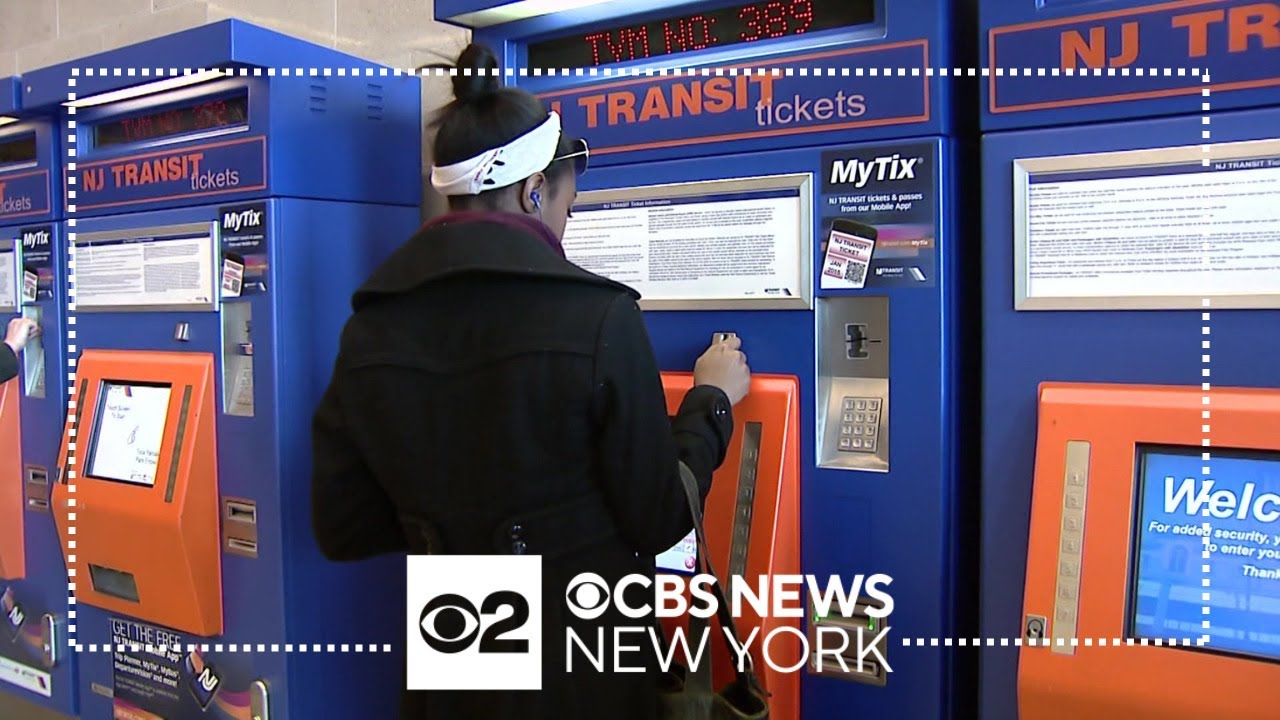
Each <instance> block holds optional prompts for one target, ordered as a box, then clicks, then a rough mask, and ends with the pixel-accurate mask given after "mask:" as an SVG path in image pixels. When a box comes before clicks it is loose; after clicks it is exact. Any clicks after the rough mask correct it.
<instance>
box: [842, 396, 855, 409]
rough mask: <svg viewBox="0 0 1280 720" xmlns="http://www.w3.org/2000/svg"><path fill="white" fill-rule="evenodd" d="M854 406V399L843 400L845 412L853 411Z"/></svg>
mask: <svg viewBox="0 0 1280 720" xmlns="http://www.w3.org/2000/svg"><path fill="white" fill-rule="evenodd" d="M854 404H855V401H854V399H853V398H845V399H844V409H845V410H853V409H854Z"/></svg>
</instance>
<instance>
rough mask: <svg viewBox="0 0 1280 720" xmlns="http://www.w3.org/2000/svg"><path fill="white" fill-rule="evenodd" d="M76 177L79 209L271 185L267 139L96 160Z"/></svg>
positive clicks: (82, 166)
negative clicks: (268, 177) (268, 170)
mask: <svg viewBox="0 0 1280 720" xmlns="http://www.w3.org/2000/svg"><path fill="white" fill-rule="evenodd" d="M76 175H77V178H78V179H77V181H76V187H77V199H78V200H79V202H78V203H77V207H78V209H79V210H92V209H97V208H107V207H121V206H128V205H136V204H139V203H145V202H159V201H163V200H177V199H181V198H201V197H217V196H219V195H227V194H230V193H242V192H247V191H252V190H261V189H263V188H265V187H266V177H267V139H266V138H264V137H262V136H257V137H251V138H243V139H239V140H230V141H222V142H214V143H207V144H202V145H186V146H183V147H180V148H175V149H173V150H168V151H164V152H149V153H142V154H138V155H129V156H125V157H119V158H111V159H108V160H93V161H89V162H84V163H80V164H79V165H78V166H77V168H76Z"/></svg>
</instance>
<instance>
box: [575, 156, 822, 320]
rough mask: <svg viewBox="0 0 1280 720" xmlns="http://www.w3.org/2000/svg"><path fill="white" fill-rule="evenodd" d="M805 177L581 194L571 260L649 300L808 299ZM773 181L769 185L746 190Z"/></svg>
mask: <svg viewBox="0 0 1280 720" xmlns="http://www.w3.org/2000/svg"><path fill="white" fill-rule="evenodd" d="M807 178H808V176H803V175H802V176H783V177H779V178H760V179H749V180H727V181H714V182H708V183H689V184H683V185H660V186H652V187H640V188H628V189H621V190H604V191H596V192H588V193H582V195H581V196H580V199H581V202H580V204H578V205H575V206H574V208H573V218H572V219H571V220H570V221H569V224H568V227H567V228H566V230H565V234H564V243H563V245H564V250H565V254H566V255H567V256H568V258H569V260H571V261H572V262H573V263H575V264H577V265H578V266H580V267H582V268H584V269H586V270H589V271H591V272H594V273H596V274H598V275H602V276H604V277H607V278H610V279H612V280H616V281H618V282H621V283H625V284H627V285H629V286H631V287H632V288H635V289H636V290H637V291H638V292H639V293H640V294H641V295H642V296H643V297H644V300H645V301H647V302H652V301H655V300H657V301H675V302H692V303H697V302H699V301H711V302H719V301H729V302H734V301H741V300H783V301H784V302H785V301H786V300H791V301H792V303H789V304H790V305H793V306H795V307H806V306H807V304H808V301H807V296H808V283H807V282H806V278H807V274H808V267H807V266H806V264H805V262H804V260H805V258H806V257H807V254H808V250H807V248H808V247H809V244H808V242H807V238H809V237H810V233H811V229H810V227H809V219H808V217H809V213H808V208H809V198H808V192H807V186H808V180H807ZM765 183H768V184H774V185H775V187H772V188H769V187H750V186H751V185H760V184H765Z"/></svg>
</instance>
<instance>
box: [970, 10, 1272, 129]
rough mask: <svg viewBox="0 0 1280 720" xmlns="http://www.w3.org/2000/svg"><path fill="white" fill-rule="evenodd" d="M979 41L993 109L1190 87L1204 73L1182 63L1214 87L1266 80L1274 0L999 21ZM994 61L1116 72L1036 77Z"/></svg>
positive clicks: (1197, 85) (1199, 83) (1140, 96)
mask: <svg viewBox="0 0 1280 720" xmlns="http://www.w3.org/2000/svg"><path fill="white" fill-rule="evenodd" d="M988 48H989V52H990V57H989V58H988V61H989V65H990V67H991V68H992V69H993V71H992V73H991V75H990V76H989V80H988V82H989V83H990V93H991V100H990V103H991V106H990V110H991V112H993V113H1008V112H1019V111H1028V110H1047V109H1052V108H1061V107H1073V106H1079V105H1091V104H1096V103H1105V102H1115V101H1124V100H1147V99H1152V98H1159V97H1169V96H1178V95H1191V94H1198V93H1199V92H1200V91H1201V89H1203V88H1204V87H1205V83H1204V80H1203V78H1202V77H1201V76H1200V75H1195V74H1192V72H1191V69H1192V68H1200V69H1202V70H1203V71H1205V72H1208V73H1209V76H1210V80H1211V81H1212V85H1210V87H1211V88H1213V89H1214V90H1218V91H1223V90H1246V89H1250V88H1261V87H1269V86H1276V85H1280V2H1240V1H1237V2H1222V0H1183V1H1182V2H1169V3H1161V4H1153V5H1148V6H1146V7H1141V8H1134V9H1132V10H1121V11H1114V12H1107V13H1096V14H1092V15H1078V16H1075V17H1069V18H1064V19H1058V20H1046V21H1041V22H1031V23H1025V24H1022V25H1012V26H1008V27H999V28H993V29H992V30H991V31H990V37H989V38H988ZM995 68H1019V69H1022V68H1031V69H1032V70H1033V72H1036V71H1037V69H1044V68H1059V69H1061V70H1064V71H1065V70H1072V71H1081V70H1084V69H1092V68H1101V69H1104V71H1109V70H1110V69H1115V70H1116V72H1115V74H1114V75H1110V74H1104V75H1102V76H1100V77H1094V76H1092V75H1090V76H1089V77H1087V78H1086V77H1073V78H1071V79H1059V80H1054V81H1046V79H1045V78H1043V77H1036V76H1034V75H1033V76H1024V75H1021V74H1019V75H1018V76H1016V77H1011V76H1009V75H1008V74H1001V75H997V74H996V73H995V72H994V69H995ZM1121 68H1126V69H1128V71H1129V74H1128V75H1124V74H1122V73H1121V72H1120V69H1121ZM1166 69H1167V70H1170V71H1171V72H1170V73H1169V74H1168V75H1166V74H1165V71H1166ZM1180 70H1181V72H1180ZM1139 71H1141V72H1142V73H1143V75H1142V76H1141V77H1139V76H1137V74H1136V73H1137V72H1139Z"/></svg>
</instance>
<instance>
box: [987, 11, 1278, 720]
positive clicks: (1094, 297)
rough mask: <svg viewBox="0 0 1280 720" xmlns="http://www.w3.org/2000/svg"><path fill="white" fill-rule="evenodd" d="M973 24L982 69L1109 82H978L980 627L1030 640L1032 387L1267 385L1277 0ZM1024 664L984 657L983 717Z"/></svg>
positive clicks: (1215, 602) (1009, 651) (1009, 715)
mask: <svg viewBox="0 0 1280 720" xmlns="http://www.w3.org/2000/svg"><path fill="white" fill-rule="evenodd" d="M981 25H982V35H983V37H982V42H981V47H982V48H983V53H984V64H985V65H986V66H988V67H991V68H993V69H995V68H1000V69H1004V70H1006V71H1007V70H1008V69H1009V68H1032V69H1045V70H1047V71H1052V70H1053V69H1055V68H1057V69H1058V70H1059V71H1060V72H1065V71H1066V70H1067V69H1071V70H1072V71H1073V72H1076V71H1081V70H1093V69H1099V68H1100V69H1102V70H1103V73H1102V74H1101V76H1092V75H1090V76H1087V77H1080V76H1079V75H1076V76H1075V77H1058V78H1054V77H1051V76H1038V75H1033V76H1032V77H1024V76H1021V75H1019V76H1016V77H1015V76H1010V75H1009V74H1008V73H1007V72H1005V73H1002V74H997V73H994V72H993V73H992V74H991V76H990V77H989V78H988V79H987V80H986V82H985V83H984V88H983V90H984V97H983V107H984V111H983V115H982V122H983V132H984V135H983V175H982V183H983V232H982V235H983V238H984V244H983V253H982V254H983V268H985V271H984V280H983V285H984V288H983V306H984V307H983V356H984V365H985V367H984V370H983V388H984V390H983V400H982V408H983V413H982V414H983V424H982V450H983V452H982V454H983V460H982V567H983V577H982V598H983V604H982V635H983V637H986V638H1005V639H1009V638H1019V637H1024V636H1027V637H1030V635H1027V633H1028V626H1029V625H1030V629H1031V631H1032V632H1031V635H1035V634H1037V633H1039V632H1040V631H1039V629H1038V627H1037V626H1036V623H1035V622H1034V621H1032V622H1030V623H1028V618H1027V617H1024V609H1023V604H1022V603H1023V586H1024V581H1025V574H1026V549H1027V535H1028V513H1029V512H1030V507H1031V485H1032V477H1033V473H1034V463H1035V453H1036V444H1035V442H1036V441H1035V433H1036V426H1037V425H1036V412H1037V410H1036V408H1037V398H1038V392H1037V386H1038V385H1039V383H1041V382H1044V381H1058V382H1104V383H1143V384H1147V383H1150V384H1169V385H1191V386H1197V385H1199V384H1200V383H1209V387H1210V389H1212V388H1213V387H1226V386H1245V387H1274V386H1276V385H1277V384H1280V375H1277V373H1276V370H1275V363H1274V361H1273V360H1272V358H1274V357H1276V355H1277V353H1280V336H1277V334H1276V333H1274V332H1268V331H1266V330H1264V328H1270V327H1275V326H1276V323H1277V320H1280V314H1278V313H1277V312H1276V311H1275V309H1274V308H1275V307H1277V304H1278V303H1277V301H1276V299H1275V296H1276V294H1277V293H1278V292H1280V288H1277V286H1276V284H1275V281H1276V278H1278V277H1280V273H1277V272H1276V267H1277V260H1278V259H1280V241H1278V239H1280V190H1277V188H1278V187H1280V178H1278V176H1280V143H1277V139H1278V138H1280V133H1278V132H1277V128H1280V4H1277V3H1274V2H1262V3H1258V2H1248V1H1232V2H1202V1H1196V0H1191V1H1188V2H1176V3H1157V4H1152V3H1145V2H1137V1H1135V0H1107V1H1105V2H1095V3H1091V4H1089V5H1088V6H1087V7H1084V6H1083V5H1082V4H1076V3H1039V2H1031V1H1030V0H1028V1H1026V2H1008V1H1007V0H986V1H984V2H983V3H982V4H981ZM1197 70H1201V71H1202V72H1197ZM1140 73H1141V74H1140ZM1206 73H1207V76H1208V77H1207V79H1208V82H1206V78H1205V74H1206ZM1202 145H1203V146H1207V149H1206V148H1205V147H1202ZM1082 194H1088V195H1089V197H1090V198H1091V201H1090V202H1089V203H1086V204H1084V205H1078V206H1072V205H1071V198H1073V197H1081V196H1082ZM1160 216H1163V218H1164V219H1162V220H1155V219H1153V218H1156V217H1160ZM1202 267H1212V268H1213V270H1212V271H1204V270H1202V269H1201V268H1202ZM1206 298H1207V299H1209V300H1210V305H1209V307H1203V306H1202V305H1203V303H1202V301H1203V300H1204V299H1206ZM1205 312H1207V313H1208V315H1207V316H1203V317H1202V313H1205ZM1206 326H1207V327H1209V331H1208V332H1205V331H1204V330H1203V328H1204V327H1206ZM1210 395H1211V393H1210ZM1206 410H1209V411H1210V412H1211V410H1212V408H1207V409H1206ZM1186 421H1187V423H1189V424H1191V425H1192V426H1194V427H1197V428H1198V427H1199V426H1200V424H1201V423H1204V424H1205V425H1206V426H1207V427H1209V428H1210V430H1209V432H1208V434H1207V437H1208V441H1209V442H1210V446H1209V448H1208V450H1209V452H1210V454H1211V456H1212V450H1213V447H1214V446H1213V441H1212V426H1213V423H1212V419H1211V417H1210V419H1204V418H1202V417H1191V416H1189V417H1188V418H1187V420H1186ZM1209 466H1210V467H1212V466H1213V463H1212V462H1211V463H1209ZM1120 551H1123V549H1117V552H1120ZM1084 562H1085V563H1087V562H1088V551H1087V550H1086V553H1085V558H1084ZM1230 602H1233V600H1232V599H1231V598H1229V597H1227V596H1226V595H1223V594H1220V592H1217V591H1215V592H1214V593H1213V596H1212V599H1211V601H1210V604H1211V607H1215V608H1221V607H1223V606H1224V605H1223V603H1230ZM1051 620H1052V619H1051ZM1088 620H1089V619H1088V618H1086V617H1076V616H1075V615H1074V613H1073V612H1072V613H1068V616H1067V617H1065V618H1063V623H1064V624H1065V625H1069V624H1072V623H1074V624H1077V625H1079V626H1080V627H1087V624H1088ZM1047 632H1048V634H1049V636H1050V637H1052V636H1053V633H1054V630H1053V627H1052V622H1051V623H1050V627H1049V628H1047ZM1214 632H1215V631H1213V630H1212V629H1211V630H1210V634H1211V636H1212V634H1213V633H1214ZM1084 634H1086V633H1085V632H1084V631H1083V630H1082V633H1081V637H1080V638H1078V639H1079V640H1081V641H1083V640H1084V639H1085V637H1084ZM1177 636H1178V637H1181V636H1182V633H1181V632H1179V633H1177ZM1210 644H1212V639H1211V640H1210ZM1022 652H1027V650H1026V649H1023V650H1022ZM1168 652H1182V651H1181V650H1169V651H1168ZM1018 653H1019V649H1018V648H1017V647H1014V646H1013V645H1012V644H1009V645H1003V644H997V645H995V646H991V647H986V648H984V649H983V662H982V667H983V671H982V690H981V705H980V708H979V709H980V715H981V717H983V718H984V719H990V720H1012V719H1013V718H1016V717H1018V706H1017V696H1018V686H1017V677H1018V675H1017V667H1018ZM1066 661H1069V660H1064V662H1066Z"/></svg>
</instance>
